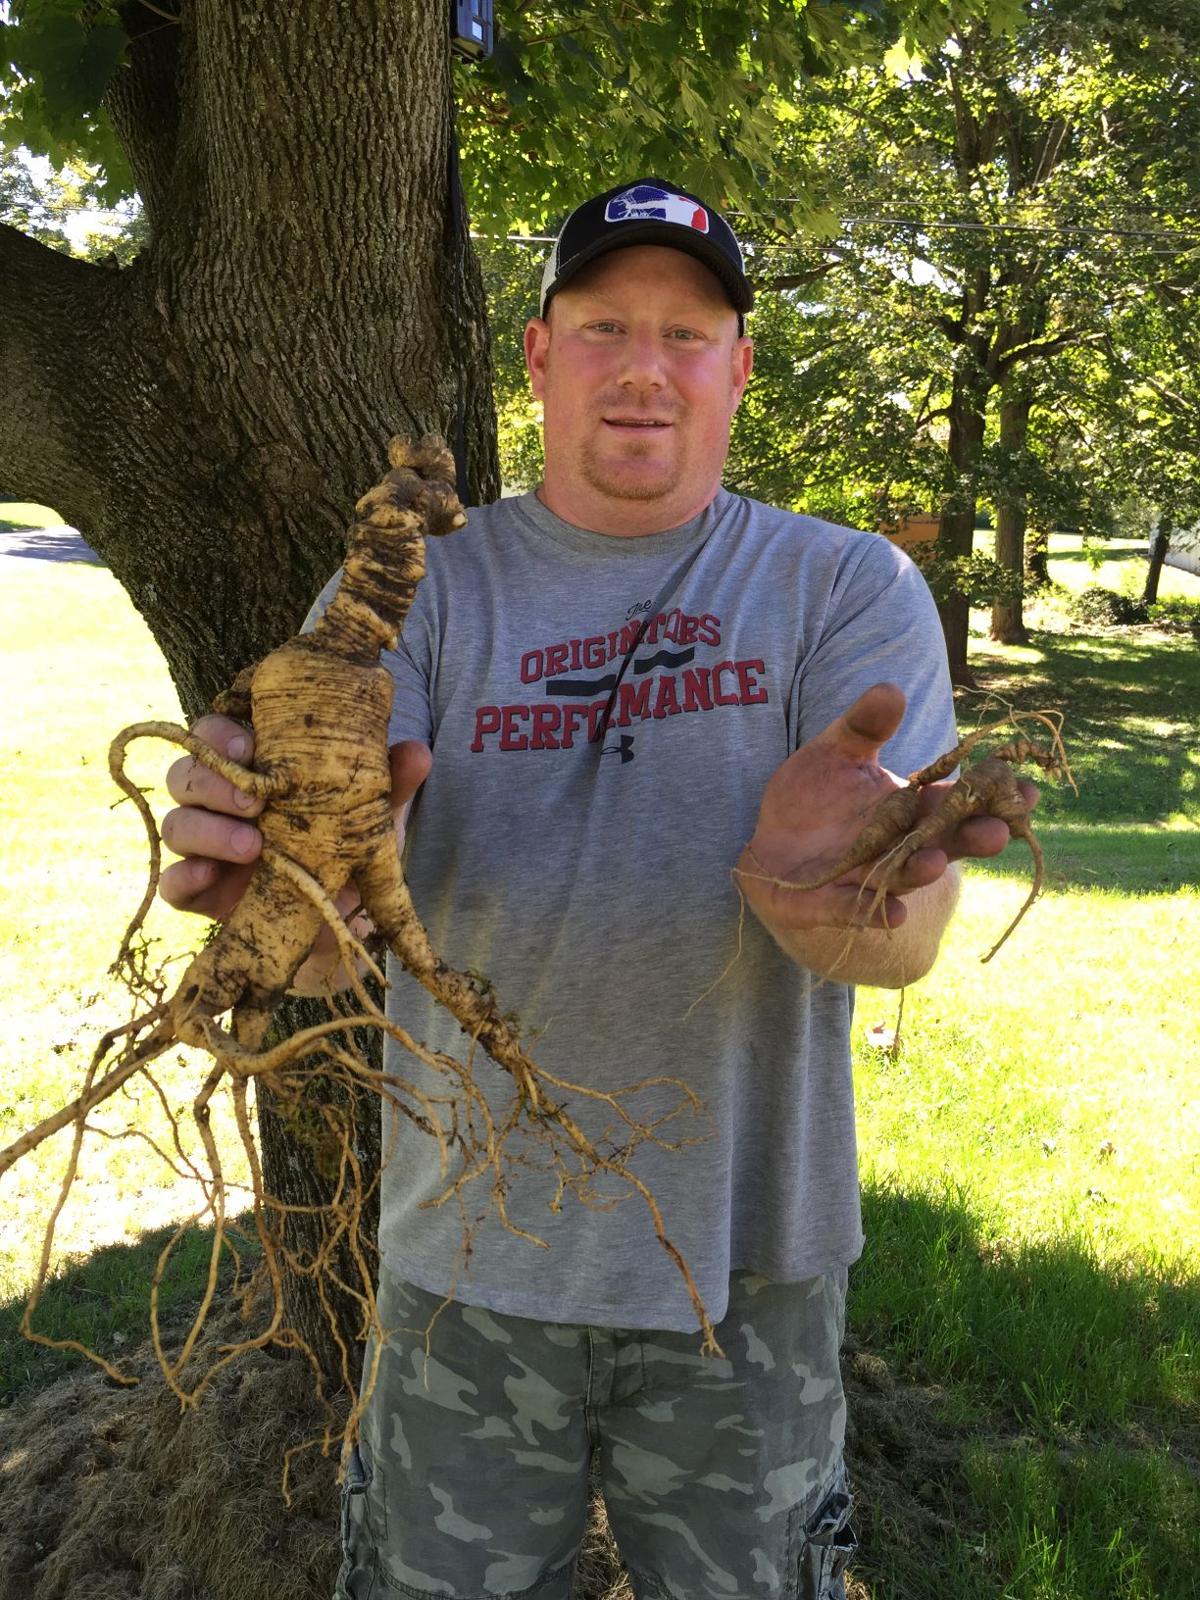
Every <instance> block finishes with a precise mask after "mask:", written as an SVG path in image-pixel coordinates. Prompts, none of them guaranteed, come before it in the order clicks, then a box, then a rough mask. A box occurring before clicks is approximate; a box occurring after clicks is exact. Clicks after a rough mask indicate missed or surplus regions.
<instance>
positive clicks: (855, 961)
mask: <svg viewBox="0 0 1200 1600" xmlns="http://www.w3.org/2000/svg"><path fill="white" fill-rule="evenodd" d="M959 887H960V878H959V872H958V868H957V867H955V866H950V867H948V868H947V869H946V872H945V873H944V875H943V876H942V877H941V878H939V879H938V880H937V882H936V883H931V884H928V885H927V886H926V887H925V888H923V889H914V890H913V892H912V893H911V894H907V895H905V896H904V904H905V906H906V907H907V909H908V916H907V917H906V918H905V920H904V922H903V923H902V924H901V926H900V927H898V928H890V929H884V928H802V929H787V930H786V931H780V930H779V929H777V928H772V927H771V926H770V924H769V923H764V926H765V927H766V928H767V931H768V932H769V933H770V934H771V936H772V938H773V939H774V940H775V942H776V944H777V945H778V946H779V947H780V949H781V950H783V951H784V953H785V954H786V955H788V956H790V957H791V959H792V960H793V961H795V962H796V963H797V965H798V966H802V967H807V968H808V970H809V971H810V972H815V973H818V974H819V975H820V976H821V977H822V978H832V979H834V980H835V982H837V983H865V984H869V985H871V986H872V987H873V988H879V989H902V988H904V986H905V985H906V984H910V983H916V982H917V980H918V979H919V978H923V977H924V976H925V974H926V973H927V972H928V971H929V970H930V968H931V967H932V966H933V964H934V962H935V961H936V959H937V953H938V947H939V945H940V944H941V940H942V934H943V933H944V932H945V930H946V925H947V923H948V922H949V921H950V918H951V916H952V915H953V912H954V907H955V905H956V904H957V902H958V894H959ZM870 903H871V891H870V890H868V891H866V893H865V895H864V899H863V905H864V908H865V907H866V906H869V905H870Z"/></svg>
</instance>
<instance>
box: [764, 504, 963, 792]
mask: <svg viewBox="0 0 1200 1600" xmlns="http://www.w3.org/2000/svg"><path fill="white" fill-rule="evenodd" d="M876 683H895V684H898V685H899V686H900V688H901V689H903V690H904V693H905V696H906V699H907V702H908V704H907V709H906V710H905V714H904V720H903V721H902V722H901V724H900V727H899V729H898V731H897V732H896V734H895V736H894V737H893V738H892V739H890V740H889V741H888V743H887V744H886V745H884V747H883V750H882V752H881V755H880V760H881V762H882V764H883V765H884V766H885V767H887V768H889V770H891V771H892V772H895V773H897V774H898V775H899V776H900V777H902V778H906V777H907V776H908V775H909V773H910V772H915V771H917V770H919V769H920V768H921V767H924V766H927V765H928V764H929V763H930V762H931V761H933V760H935V759H936V758H937V757H938V756H940V755H941V754H942V753H943V752H944V751H946V750H951V749H953V747H954V745H955V744H956V742H957V740H958V734H957V731H956V724H955V719H954V697H953V693H952V690H951V686H950V672H949V667H948V665H947V660H946V646H945V640H944V637H943V634H942V628H941V623H940V621H939V618H938V614H937V607H936V606H935V605H934V602H933V596H932V595H931V594H930V592H929V586H928V585H927V584H926V582H925V580H924V578H923V577H922V576H921V574H920V572H919V571H918V570H917V568H916V567H915V566H914V565H913V563H912V562H911V561H910V560H909V558H908V557H907V556H906V555H904V554H903V552H901V551H899V550H897V549H895V548H894V546H892V545H890V544H888V542H887V541H886V540H885V539H883V538H880V537H878V536H875V535H871V536H864V538H863V540H862V541H856V542H855V545H854V546H853V547H852V548H851V549H850V551H848V552H847V556H846V559H845V560H844V561H843V562H842V563H841V565H840V568H839V571H838V574H837V576H836V578H835V580H834V583H833V586H832V588H831V590H830V593H829V599H828V604H827V606H826V610H825V615H824V617H823V618H822V619H821V622H820V624H819V625H818V627H817V628H816V629H815V631H814V635H813V636H811V644H810V647H809V649H808V651H807V654H806V655H805V656H804V659H803V660H802V661H801V662H800V665H799V669H798V683H797V688H798V691H799V692H798V694H797V695H796V697H795V704H796V705H797V707H798V714H797V722H798V726H797V729H796V743H797V744H798V745H799V744H804V743H805V742H806V741H807V740H809V739H811V738H812V737H813V736H814V735H815V734H818V733H820V731H821V730H822V728H825V727H827V726H828V725H829V723H831V722H832V721H833V720H834V718H835V717H838V716H840V715H841V713H842V712H843V711H845V710H847V708H848V707H849V706H851V705H852V704H853V703H854V701H855V700H856V699H857V698H858V696H859V695H860V694H862V692H863V691H864V690H865V689H869V688H870V687H871V685H872V684H876Z"/></svg>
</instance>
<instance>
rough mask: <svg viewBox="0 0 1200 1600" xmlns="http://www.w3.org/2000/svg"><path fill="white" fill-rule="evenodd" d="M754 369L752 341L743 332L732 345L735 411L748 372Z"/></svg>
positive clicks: (744, 390) (748, 374) (748, 377)
mask: <svg viewBox="0 0 1200 1600" xmlns="http://www.w3.org/2000/svg"><path fill="white" fill-rule="evenodd" d="M753 371H754V341H753V339H748V338H747V337H746V336H745V334H743V335H742V337H741V338H740V339H739V340H738V342H737V343H736V344H735V345H734V347H733V408H734V410H735V411H736V410H737V408H738V406H739V405H740V404H741V400H742V395H743V394H744V393H745V392H746V385H747V383H749V381H750V374H751V373H752V372H753Z"/></svg>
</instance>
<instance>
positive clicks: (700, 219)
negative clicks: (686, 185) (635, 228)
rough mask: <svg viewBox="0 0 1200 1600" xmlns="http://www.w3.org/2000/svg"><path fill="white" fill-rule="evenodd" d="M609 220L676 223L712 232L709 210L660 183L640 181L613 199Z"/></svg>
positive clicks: (608, 207) (606, 212)
mask: <svg viewBox="0 0 1200 1600" xmlns="http://www.w3.org/2000/svg"><path fill="white" fill-rule="evenodd" d="M604 220H605V222H675V223H678V224H679V225H680V226H681V227H684V228H694V229H695V230H696V232H697V233H707V232H708V212H707V211H706V210H705V209H704V207H703V206H699V205H697V204H696V202H695V201H694V200H689V199H688V198H687V197H686V196H685V195H682V194H675V193H673V192H672V190H670V189H660V188H658V186H657V185H656V184H652V183H638V184H635V185H634V186H633V188H632V189H626V190H625V192H624V193H623V194H619V195H617V196H616V197H615V198H614V199H612V200H610V201H609V202H608V204H607V205H606V206H605V208H604Z"/></svg>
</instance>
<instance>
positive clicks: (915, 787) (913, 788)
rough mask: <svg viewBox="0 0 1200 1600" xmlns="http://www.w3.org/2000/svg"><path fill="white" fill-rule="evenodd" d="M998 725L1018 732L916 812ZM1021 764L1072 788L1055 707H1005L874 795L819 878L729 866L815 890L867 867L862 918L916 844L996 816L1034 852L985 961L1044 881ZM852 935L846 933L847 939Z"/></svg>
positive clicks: (878, 900)
mask: <svg viewBox="0 0 1200 1600" xmlns="http://www.w3.org/2000/svg"><path fill="white" fill-rule="evenodd" d="M1026 722H1035V723H1040V724H1041V725H1042V726H1043V727H1044V728H1046V729H1047V730H1048V732H1049V734H1050V740H1049V742H1048V743H1041V744H1038V743H1034V742H1033V741H1031V740H1028V739H1025V738H1023V737H1021V736H1020V730H1021V726H1022V725H1023V724H1024V723H1026ZM1003 727H1013V728H1014V729H1015V731H1016V732H1017V734H1018V737H1017V738H1015V739H1011V740H1010V741H1009V742H1008V743H1006V744H1002V745H999V746H998V747H997V748H996V749H995V750H993V751H992V753H991V755H990V756H987V757H986V758H985V759H983V760H981V761H977V762H974V763H973V764H972V765H971V766H968V767H964V768H963V770H962V772H961V773H960V774H959V776H958V779H957V780H956V782H955V783H954V784H953V785H952V787H951V788H950V789H949V790H947V792H946V794H945V796H944V797H943V798H942V800H941V801H940V803H939V804H938V806H937V808H936V810H934V811H931V812H929V814H928V815H927V816H924V817H922V816H921V814H920V813H921V809H922V797H921V791H922V789H923V788H924V786H925V785H926V784H930V783H940V782H941V781H942V780H943V779H945V778H948V777H949V776H950V774H951V773H952V772H953V771H954V769H955V767H957V766H959V765H960V763H961V762H962V761H963V759H964V758H965V757H966V756H968V755H969V754H970V753H971V751H972V750H973V749H974V748H975V746H976V745H977V744H979V742H980V741H981V740H982V739H984V738H986V737H987V736H988V735H989V734H993V733H995V732H996V731H997V730H998V729H999V728H1003ZM1021 763H1029V764H1030V765H1033V766H1036V767H1039V768H1040V769H1041V770H1042V771H1043V772H1044V773H1046V775H1047V776H1048V777H1052V778H1064V777H1065V778H1066V780H1067V781H1068V782H1069V783H1070V784H1071V787H1072V788H1074V787H1075V780H1074V778H1073V777H1072V775H1071V768H1070V763H1069V762H1068V760H1067V753H1066V750H1065V749H1064V747H1063V742H1062V718H1061V716H1060V715H1059V714H1058V713H1057V712H1047V711H1015V710H1013V709H1012V708H1009V710H1008V712H1007V714H1006V715H1005V716H1004V717H1001V718H997V719H996V720H994V721H991V722H988V723H985V724H983V725H981V726H980V727H978V728H976V729H975V730H974V732H973V733H971V734H969V735H968V736H967V737H966V738H965V739H963V740H962V741H961V743H959V744H957V745H955V747H954V749H953V750H948V751H947V752H946V753H945V754H944V755H941V756H939V757H938V758H937V760H936V761H933V762H931V763H930V765H929V766H927V767H923V768H922V769H921V771H920V772H914V773H911V774H910V775H909V778H908V781H907V782H906V783H905V784H904V785H903V787H902V788H899V789H895V790H893V792H892V793H891V794H889V795H887V796H886V797H885V798H884V799H883V800H881V801H880V802H879V803H878V805H876V806H875V808H874V809H873V810H872V811H871V813H870V816H869V817H868V819H867V822H866V824H865V825H864V827H863V828H862V830H861V832H860V833H859V835H858V837H857V838H856V839H855V841H854V843H853V844H852V845H851V846H850V848H849V849H848V850H847V851H846V852H845V854H844V855H843V856H842V858H841V860H840V861H838V862H837V863H836V864H835V865H834V866H832V867H830V868H829V870H828V871H827V872H823V873H821V874H820V875H819V876H818V877H815V878H806V879H794V878H776V877H772V876H770V875H769V874H768V873H766V872H765V871H761V870H760V871H759V872H756V873H745V872H743V871H740V870H738V869H735V875H736V876H737V877H753V878H755V879H757V880H758V881H760V882H766V883H771V884H774V885H775V886H776V887H778V888H781V889H795V890H807V889H822V888H824V887H825V885H826V884H828V883H833V882H834V881H835V880H836V879H838V878H842V877H844V876H845V875H846V874H847V873H849V872H856V871H858V870H859V869H860V868H863V867H870V868H871V869H872V872H871V879H872V882H871V889H870V890H869V891H868V890H867V889H866V888H864V891H863V893H864V897H865V895H866V894H867V893H868V892H870V893H871V894H872V899H871V902H870V906H869V909H868V910H867V912H866V914H865V917H864V921H865V920H867V919H869V917H870V916H871V915H872V914H873V913H874V912H875V911H876V910H877V908H878V907H879V906H880V905H881V904H882V903H883V900H884V898H885V897H886V895H887V894H888V892H889V888H890V885H891V884H892V883H894V882H895V880H896V878H897V877H898V876H899V875H900V873H901V872H902V871H903V869H904V867H905V866H906V864H907V863H908V861H909V859H910V857H912V856H913V855H915V854H916V852H917V851H918V850H922V849H924V848H926V847H927V846H929V845H935V844H937V843H938V841H939V840H940V839H942V838H944V837H946V836H947V835H949V834H950V833H952V832H953V831H954V830H955V829H956V828H958V827H960V826H961V825H962V824H963V823H964V822H966V821H967V819H968V818H970V817H999V818H1000V820H1001V821H1002V822H1006V823H1007V824H1008V828H1009V832H1010V833H1011V834H1012V836H1013V838H1014V839H1023V840H1024V841H1025V843H1026V844H1027V845H1028V846H1029V853H1030V855H1031V856H1032V857H1033V884H1032V886H1031V888H1030V890H1029V893H1028V895H1027V896H1026V899H1025V903H1024V904H1023V905H1022V906H1021V909H1020V910H1019V911H1018V912H1017V914H1016V916H1015V917H1014V918H1013V919H1012V921H1011V922H1010V923H1009V925H1008V927H1007V928H1005V930H1004V932H1003V933H1002V934H1001V935H1000V937H999V939H997V940H996V943H995V944H994V945H993V946H992V948H991V949H990V950H989V951H988V953H987V955H985V956H983V957H982V958H981V959H982V960H983V961H985V962H987V961H990V960H991V959H992V957H993V956H994V955H995V954H996V952H997V951H998V950H999V949H1000V947H1001V945H1003V944H1004V942H1005V941H1006V940H1007V939H1008V938H1009V936H1010V935H1011V934H1012V932H1013V930H1014V929H1015V928H1016V926H1017V924H1018V923H1019V922H1020V921H1021V918H1022V917H1023V916H1024V915H1025V913H1026V912H1027V911H1028V910H1029V908H1030V906H1031V905H1032V904H1033V903H1034V901H1035V900H1036V899H1037V897H1038V895H1039V894H1040V893H1041V890H1042V884H1043V881H1044V879H1045V858H1044V856H1043V853H1042V847H1041V844H1040V843H1039V841H1038V838H1037V835H1036V834H1035V833H1034V831H1033V829H1032V827H1031V826H1030V823H1029V815H1030V807H1029V803H1028V801H1027V800H1026V799H1025V797H1024V795H1023V794H1022V793H1021V789H1020V785H1019V783H1018V781H1017V774H1016V772H1015V771H1014V768H1015V767H1016V766H1018V765H1020V764H1021ZM751 857H752V859H754V860H755V864H756V865H757V866H759V867H760V868H761V866H762V863H761V862H759V861H758V860H757V858H756V857H754V856H753V852H751ZM853 938H854V934H853V933H852V934H851V937H850V943H852V942H853ZM847 948H849V945H848V946H847ZM843 959H844V955H843Z"/></svg>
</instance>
